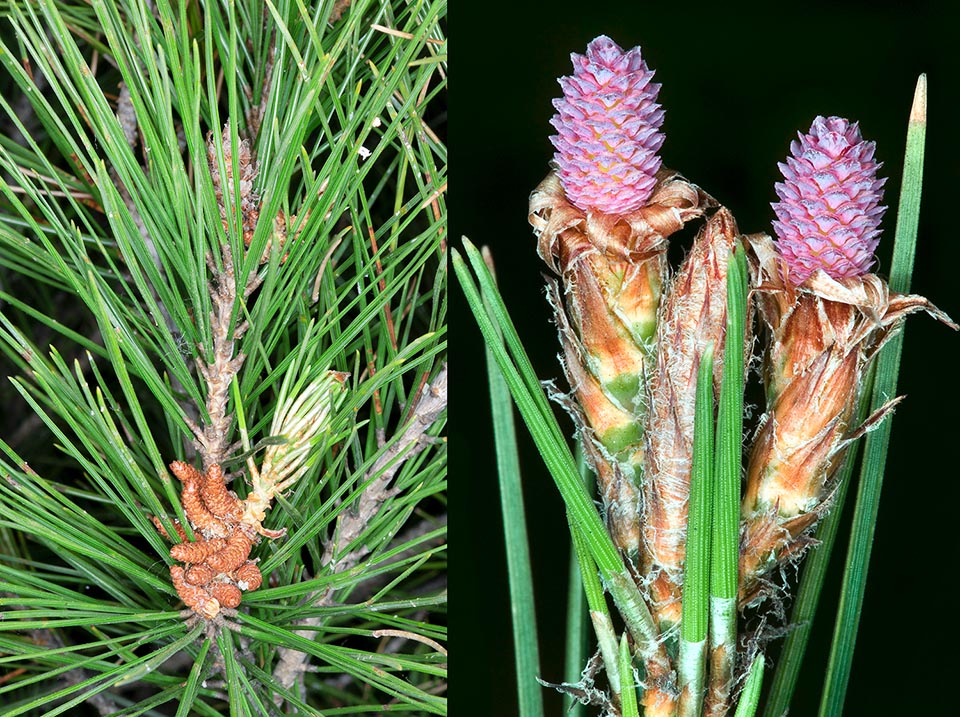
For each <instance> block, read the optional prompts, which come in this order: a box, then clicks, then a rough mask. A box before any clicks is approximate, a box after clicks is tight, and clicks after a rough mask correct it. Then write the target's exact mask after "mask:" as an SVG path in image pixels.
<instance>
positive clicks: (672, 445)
mask: <svg viewBox="0 0 960 717" xmlns="http://www.w3.org/2000/svg"><path fill="white" fill-rule="evenodd" d="M740 240H741V239H740V235H739V232H738V230H737V225H736V222H735V221H734V219H733V215H731V214H730V212H729V211H727V209H725V208H723V207H721V208H720V209H719V210H717V211H716V212H715V213H714V214H713V216H712V217H710V219H709V220H708V221H707V223H706V225H705V226H704V227H703V228H702V229H701V231H700V232H699V234H698V235H697V237H696V238H695V239H694V242H693V247H692V248H691V250H690V252H689V253H688V254H687V256H686V258H685V259H684V261H683V263H682V264H681V266H680V268H679V270H678V271H677V274H676V275H675V276H674V278H673V281H672V282H671V284H670V287H669V290H668V292H667V296H666V299H665V300H664V302H663V305H662V306H661V308H660V320H659V326H658V330H657V344H656V369H655V371H654V373H653V375H652V377H651V381H650V406H651V407H650V412H649V414H648V415H647V423H646V429H645V437H646V453H645V466H644V482H643V521H642V524H643V548H644V560H643V568H644V573H645V575H646V581H647V584H648V589H649V593H650V597H651V599H652V607H653V611H654V614H655V616H656V617H657V618H658V619H659V622H660V624H661V627H664V628H666V627H669V626H671V625H675V624H677V623H679V621H680V589H681V586H682V584H683V559H684V554H685V551H686V537H687V508H688V504H689V500H690V470H691V467H692V460H693V423H694V416H695V404H696V393H697V372H698V370H699V366H700V359H701V357H702V356H703V354H704V352H705V351H706V349H707V347H708V346H709V345H710V344H713V347H714V377H713V383H714V393H715V395H717V394H719V391H720V380H721V376H722V370H723V369H722V367H723V358H724V337H725V335H726V322H727V262H728V260H729V259H730V255H731V252H732V251H733V250H734V248H735V247H736V246H737V245H738V243H739V242H740ZM747 323H748V325H749V322H747ZM751 345H752V338H751V337H750V335H749V333H748V336H747V338H746V341H745V351H746V350H747V348H746V347H749V346H751ZM747 363H748V362H747V361H745V362H744V365H746V364H747Z"/></svg>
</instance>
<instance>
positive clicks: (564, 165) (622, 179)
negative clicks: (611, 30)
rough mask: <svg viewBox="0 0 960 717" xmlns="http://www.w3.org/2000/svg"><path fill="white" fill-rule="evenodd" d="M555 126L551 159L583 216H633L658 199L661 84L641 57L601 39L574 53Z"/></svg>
mask: <svg viewBox="0 0 960 717" xmlns="http://www.w3.org/2000/svg"><path fill="white" fill-rule="evenodd" d="M570 59H571V60H572V62H573V75H571V76H569V77H561V78H560V80H559V82H560V86H561V87H562V88H563V97H561V98H559V99H556V100H554V102H553V106H554V108H555V109H556V110H557V114H556V115H554V117H553V118H552V119H551V120H550V123H551V124H552V125H553V126H554V128H555V129H556V130H557V134H556V135H554V136H553V137H551V138H550V141H551V142H552V143H553V145H554V147H555V148H556V150H557V151H556V154H555V155H554V161H555V164H556V166H557V172H558V175H559V178H560V181H561V183H562V184H563V187H564V189H565V190H566V193H567V197H568V198H569V200H570V202H571V203H572V204H573V205H574V206H576V207H578V208H580V209H582V210H584V211H598V212H601V213H604V214H628V213H630V212H633V211H635V210H637V209H639V208H640V207H642V206H644V205H646V204H647V203H648V201H649V199H650V196H651V195H652V194H653V190H654V185H655V184H656V174H657V171H658V170H659V169H660V164H661V160H660V157H659V155H658V154H657V151H658V150H659V149H660V146H661V145H662V144H663V140H664V135H663V133H662V132H660V125H661V124H662V123H663V109H662V108H661V107H660V105H659V104H657V94H658V93H659V91H660V85H659V84H656V83H654V82H652V81H651V80H652V79H653V72H651V71H650V69H649V68H648V67H647V65H646V63H645V62H644V60H643V58H642V57H641V55H640V48H639V47H634V48H633V49H631V50H628V51H626V52H624V51H623V50H622V49H621V48H620V47H619V45H617V43H615V42H614V41H613V40H611V39H610V38H609V37H606V36H604V35H601V36H600V37H598V38H596V39H595V40H593V41H591V42H590V44H589V45H587V52H586V54H584V55H578V54H576V53H574V54H572V55H571V56H570Z"/></svg>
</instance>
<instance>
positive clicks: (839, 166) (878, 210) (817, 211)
mask: <svg viewBox="0 0 960 717" xmlns="http://www.w3.org/2000/svg"><path fill="white" fill-rule="evenodd" d="M799 136H800V139H799V140H797V141H794V142H793V143H792V144H791V145H790V152H791V153H792V154H793V156H792V157H788V158H787V161H786V163H785V164H780V165H779V167H780V171H781V172H782V173H783V176H784V178H785V180H786V181H784V182H778V183H777V184H776V185H775V188H776V191H777V196H778V197H780V201H779V202H775V203H774V204H773V205H772V206H773V210H774V212H776V215H777V219H778V221H775V222H774V223H773V227H774V230H775V231H776V234H777V237H778V239H777V248H778V250H779V251H780V254H781V256H782V257H783V259H784V261H785V262H786V265H787V267H788V269H789V280H790V282H791V283H792V284H794V285H795V286H796V285H799V284H802V283H803V282H804V281H806V280H807V279H808V278H809V277H810V276H811V275H812V274H813V273H814V272H816V271H817V270H819V269H822V270H824V271H825V272H827V274H828V275H829V276H830V277H831V278H833V279H846V278H850V277H854V276H861V275H863V274H866V273H867V272H868V271H869V270H870V268H871V266H872V265H873V263H874V258H873V252H874V251H875V250H876V248H877V243H878V242H879V241H880V228H879V227H880V219H881V218H882V217H883V213H884V212H885V211H886V207H884V206H881V205H880V201H881V200H882V198H883V184H884V182H885V181H886V180H885V179H877V170H878V169H879V168H880V165H879V164H877V162H875V161H874V159H873V153H874V149H875V143H874V142H865V141H864V140H863V138H862V137H861V136H860V129H859V127H858V126H857V123H856V122H854V123H853V124H851V123H850V122H849V121H847V120H845V119H842V118H840V117H828V118H823V117H817V118H816V119H815V120H814V121H813V126H811V127H810V132H809V134H801V135H799Z"/></svg>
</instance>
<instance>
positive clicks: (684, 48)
mask: <svg viewBox="0 0 960 717" xmlns="http://www.w3.org/2000/svg"><path fill="white" fill-rule="evenodd" d="M530 5H537V6H541V7H538V8H533V7H527V6H526V5H525V4H523V3H508V2H502V1H500V0H497V1H496V2H482V3H480V2H476V3H471V2H459V3H454V4H453V7H452V8H451V18H450V32H451V36H452V38H453V43H452V44H453V51H452V55H453V57H452V60H451V64H450V72H451V79H452V81H451V83H450V84H451V90H450V93H451V94H450V105H449V106H450V154H451V161H450V166H451V173H452V175H453V181H452V183H451V187H452V191H451V195H450V200H451V204H452V209H451V211H450V222H451V223H450V238H451V242H452V244H453V245H454V246H455V247H458V246H459V245H460V237H461V236H462V235H467V236H468V237H470V239H471V240H472V241H473V242H474V243H475V244H477V245H480V244H487V245H489V246H490V247H491V249H492V251H493V253H494V257H495V260H496V262H497V271H498V277H499V281H500V285H501V287H502V289H503V293H504V295H505V300H506V302H507V305H508V307H509V308H510V310H511V312H512V314H513V316H514V319H515V321H516V322H517V323H518V325H519V330H520V334H521V336H522V337H523V338H524V340H525V344H526V346H527V349H528V351H529V352H530V355H531V357H532V360H533V362H534V365H535V368H536V370H537V372H538V374H539V375H540V376H541V377H543V378H555V377H559V376H560V369H559V364H558V362H557V359H556V354H557V350H558V349H557V342H556V335H555V330H554V328H553V326H552V324H551V323H550V316H549V311H548V308H547V305H546V301H545V299H544V294H543V281H542V277H541V273H542V272H544V271H545V270H546V267H545V266H544V265H543V264H542V263H541V262H540V260H539V259H538V258H537V256H536V252H535V242H534V239H533V235H532V232H531V230H530V227H529V226H528V224H527V220H526V216H527V209H526V207H527V197H528V196H529V193H530V191H531V190H532V189H533V188H534V187H535V186H536V185H537V183H538V182H539V181H540V180H541V179H542V178H543V176H544V175H545V174H546V172H547V168H548V167H547V165H548V162H549V160H550V158H551V156H552V151H553V150H552V147H551V145H550V144H549V141H548V137H549V135H550V134H552V131H553V130H552V127H550V125H549V124H548V120H549V118H550V117H551V115H552V113H553V109H552V106H551V104H550V101H551V99H553V98H554V97H557V96H559V94H560V89H559V86H558V85H557V83H556V78H557V77H559V76H560V75H567V74H570V72H571V69H572V68H571V64H570V60H569V54H570V53H571V52H578V53H583V52H584V50H585V48H586V45H587V43H588V42H589V41H590V40H591V39H592V38H594V37H595V36H597V35H600V34H607V35H610V36H611V37H612V38H613V39H614V40H615V41H616V42H618V43H619V44H620V45H621V47H623V48H624V49H627V48H629V47H632V46H634V45H641V46H642V48H643V56H644V58H645V59H646V61H647V63H648V65H649V66H650V67H651V68H652V69H654V70H656V81H658V82H660V83H662V85H663V88H662V90H661V92H660V102H661V104H662V105H663V106H664V108H665V109H666V119H665V122H664V126H663V129H664V131H665V133H666V142H665V144H664V148H663V151H662V156H663V159H664V166H667V167H670V168H673V169H676V170H679V171H681V172H682V173H683V174H684V175H686V176H687V177H688V178H689V179H690V180H691V181H693V182H694V183H696V184H699V185H701V186H703V187H704V188H705V189H706V190H707V191H708V192H710V193H711V194H713V195H714V196H715V197H717V199H718V200H719V201H720V202H722V203H723V204H725V205H726V206H728V207H729V208H730V209H731V210H732V211H733V213H734V215H735V216H736V218H737V220H738V223H739V225H740V228H741V230H742V231H744V232H756V231H767V232H769V231H771V228H770V221H771V219H772V216H773V214H772V211H771V209H770V206H769V204H770V202H771V201H773V200H774V199H775V194H774V191H773V183H774V182H775V181H777V180H778V179H779V178H780V175H779V173H778V171H777V166H776V165H777V162H778V161H783V159H784V158H785V156H786V154H787V152H788V147H789V143H790V141H791V140H792V139H794V138H795V136H796V133H797V131H798V130H804V131H806V130H807V129H808V128H809V127H810V123H811V121H812V120H813V118H814V117H815V116H816V115H818V114H823V115H841V116H844V117H847V118H849V119H851V120H859V122H860V126H861V130H862V132H863V135H864V137H865V138H866V139H869V140H875V141H876V142H877V153H876V154H877V157H878V159H879V160H880V161H882V162H883V163H884V166H883V168H882V169H881V170H880V174H881V176H886V177H889V179H888V181H887V185H886V203H887V204H888V205H890V206H891V208H890V210H889V211H888V213H887V216H886V219H885V220H884V224H883V227H884V235H883V238H882V240H881V245H880V249H879V259H880V265H879V268H878V272H879V273H880V274H881V275H883V274H885V273H886V270H887V268H888V267H889V262H890V252H891V248H892V240H893V226H894V220H895V216H896V208H895V207H896V201H897V197H898V196H899V189H900V172H901V169H902V163H903V150H904V136H905V131H906V122H907V116H908V113H909V109H910V104H911V101H912V98H913V92H914V87H915V83H916V80H917V76H918V74H919V73H921V72H925V73H927V76H928V81H929V128H928V132H927V156H926V169H925V175H924V177H925V184H924V198H923V205H922V212H921V225H920V237H919V246H918V252H917V261H916V270H915V273H914V279H913V287H912V288H913V291H915V292H916V293H920V294H923V295H925V296H927V297H929V298H930V299H931V300H932V301H934V302H935V303H937V304H938V305H939V306H940V307H941V308H942V309H944V310H945V311H947V312H948V313H949V314H951V315H952V316H953V317H954V318H957V317H960V299H958V293H957V291H956V289H955V288H956V286H957V283H958V282H957V273H958V272H957V260H958V255H960V251H958V246H957V244H958V231H957V220H956V205H957V199H956V194H957V189H958V179H960V176H958V175H960V161H958V156H957V144H958V142H957V131H958V129H960V121H958V115H957V112H956V110H957V107H958V103H957V93H958V92H960V80H958V78H960V74H958V71H960V66H958V65H960V63H958V61H957V44H956V39H955V37H954V36H953V30H952V29H951V28H954V27H955V23H954V22H952V17H951V16H950V15H948V14H947V12H946V8H947V6H948V4H947V3H940V4H939V5H940V6H941V8H942V11H941V8H938V7H937V4H936V3H924V2H913V3H910V4H904V3H866V2H864V3H856V4H850V3H846V4H842V5H840V6H838V5H837V4H834V3H823V2H819V3H811V2H807V3H803V4H790V5H789V9H787V8H788V6H787V5H786V4H784V5H782V6H780V7H782V8H783V9H770V8H771V7H776V6H775V5H774V4H772V3H771V4H769V5H762V6H761V5H757V6H745V5H738V4H733V5H731V4H728V3H717V4H706V3H702V2H686V3H680V2H677V3H669V2H668V3H656V4H652V3H643V2H634V3H623V2H617V3H611V2H593V3H589V2H567V1H565V0H564V1H560V2H551V3H530ZM904 8H908V9H904ZM688 242H689V240H688V239H687V240H684V242H683V243H684V246H688ZM679 251H680V253H682V251H683V249H682V248H681V249H680V250H679ZM450 295H451V302H452V308H453V311H452V316H451V320H450V329H451V332H452V339H451V340H452V353H453V356H452V359H451V364H452V366H453V371H452V376H453V382H452V384H453V385H452V390H451V420H450V423H449V428H450V441H451V444H452V446H453V450H451V457H452V461H453V464H452V466H451V470H450V479H451V480H450V501H451V513H452V515H453V519H452V520H451V533H452V537H451V545H452V550H453V554H454V556H455V557H454V559H453V560H452V561H451V568H450V582H451V644H452V652H451V667H452V674H453V679H452V681H451V695H450V696H451V700H452V701H451V713H452V714H454V715H468V714H478V715H494V714H496V715H510V714H516V703H515V696H514V695H515V674H514V667H513V656H512V652H511V649H512V648H511V635H510V612H509V599H508V594H507V586H506V570H505V559H504V552H503V539H502V534H501V521H500V514H499V503H498V494H497V479H496V471H495V465H494V456H493V444H492V437H491V430H490V424H489V410H488V404H487V399H486V394H485V373H484V365H483V350H482V343H481V341H480V338H479V333H478V332H477V330H476V327H475V325H474V323H473V319H472V318H471V317H470V316H469V314H468V312H467V309H466V305H465V303H464V301H463V299H462V293H461V292H460V290H459V286H458V285H457V284H456V282H455V281H452V283H451V289H450ZM958 347H960V336H957V335H956V334H954V333H953V332H952V331H950V330H949V329H947V328H946V327H944V326H941V325H939V324H936V323H935V322H934V321H933V320H931V319H929V318H928V317H925V316H915V317H912V318H911V319H910V320H909V322H908V328H907V341H906V344H905V351H904V355H903V365H902V370H901V376H900V384H899V390H900V393H904V394H907V396H908V398H907V400H906V401H905V402H904V403H903V404H901V407H900V408H899V409H898V411H897V413H896V417H895V422H894V431H893V441H892V444H891V446H890V456H889V463H888V471H887V475H886V480H885V484H884V495H883V499H882V502H881V506H880V517H879V523H878V526H877V533H876V539H875V542H874V546H873V562H872V565H871V571H870V577H869V583H868V589H867V595H866V601H865V604H864V614H863V619H862V622H861V626H860V633H859V638H858V643H857V651H856V658H855V662H854V669H853V675H852V678H851V682H850V688H849V693H848V696H847V701H846V714H848V715H872V714H896V713H898V712H899V713H902V714H934V713H936V714H946V713H948V712H949V709H948V708H947V707H948V705H950V707H951V708H953V706H954V697H953V690H952V689H951V687H952V682H953V681H955V679H956V678H955V675H956V669H957V666H958V664H957V662H958V661H957V658H956V651H955V649H954V647H953V641H952V639H951V635H952V632H953V630H952V629H951V628H945V627H943V626H942V625H943V623H942V622H941V621H939V620H937V619H936V617H935V616H936V613H937V611H938V610H940V609H942V608H940V607H939V606H940V605H941V604H945V605H946V606H947V608H946V609H948V610H950V609H951V608H952V605H953V597H952V586H951V578H950V577H949V576H950V575H951V573H952V572H953V570H955V568H956V564H957V558H956V552H955V546H956V540H957V538H956V529H955V526H956V521H957V519H956V505H957V503H958V500H957V499H958V497H960V496H958V492H960V491H958V488H957V481H956V468H955V463H954V461H953V460H952V459H951V454H952V452H953V450H954V449H955V443H956V438H955V434H956V425H957V419H956V418H954V417H951V416H952V415H955V412H954V411H949V410H948V409H950V408H952V407H954V406H956V405H957V401H958V399H960V383H958V380H957V377H956V373H955V372H954V371H953V368H954V363H955V360H954V357H955V356H956V354H957V349H958ZM561 384H562V381H561ZM562 425H563V426H564V428H565V429H567V430H568V431H569V429H570V423H569V421H568V420H566V418H565V417H563V419H562ZM519 430H520V432H521V436H522V438H523V441H524V445H523V454H522V459H523V460H524V465H523V470H524V482H525V498H526V502H527V508H528V513H529V517H530V528H531V531H532V545H533V560H534V565H535V578H536V581H537V582H536V585H535V589H536V597H537V605H538V619H539V625H538V627H539V631H540V639H541V660H542V671H543V672H542V676H543V677H544V678H545V679H548V680H551V681H561V680H562V679H563V672H562V670H563V663H562V653H563V640H564V635H563V618H564V616H563V611H564V609H565V594H564V586H565V578H566V570H567V559H568V547H567V537H566V536H567V530H566V524H565V519H564V514H563V509H562V506H561V502H560V500H559V497H558V494H557V491H556V488H555V487H554V485H553V483H552V481H551V479H550V477H549V476H548V475H547V473H546V472H545V470H544V469H543V467H542V463H541V461H540V459H539V456H538V455H537V453H536V449H535V448H533V446H532V443H531V442H530V440H529V437H528V435H527V434H526V432H525V429H524V428H523V426H522V424H521V425H520V429H519ZM851 496H852V493H851ZM849 504H850V505H852V501H850V502H849ZM847 512H848V513H849V512H850V511H849V510H848V511H847ZM848 521H849V515H847V522H848ZM842 531H845V529H842ZM846 541H847V538H846V532H841V536H840V538H839V540H838V543H837V553H836V554H835V567H837V570H835V571H834V573H832V575H831V580H830V581H829V582H828V584H827V588H826V591H825V593H824V596H823V599H822V601H821V609H820V613H819V621H818V627H819V629H815V631H814V638H813V642H812V644H811V648H810V650H809V651H808V655H807V663H806V667H805V670H804V672H803V674H802V675H801V682H800V684H799V686H798V694H797V698H796V700H795V703H794V708H793V709H792V711H791V714H794V715H809V714H815V713H816V706H817V704H818V699H819V692H820V686H821V683H822V674H823V666H824V665H825V664H826V659H827V649H828V644H829V639H830V632H831V630H832V624H833V616H834V614H835V610H836V605H837V581H838V575H839V566H838V565H837V562H838V561H837V560H836V558H839V560H840V561H842V559H843V555H844V554H845V552H846ZM935 560H945V561H946V565H945V567H946V568H947V570H946V575H947V576H948V577H947V578H946V579H944V578H942V577H937V575H938V573H937V572H936V571H935V567H934V561H935ZM948 590H950V591H951V592H950V593H948V592H947V591H948ZM776 649H777V648H776V646H775V647H774V649H773V651H772V653H771V656H772V657H773V659H774V660H776ZM771 674H772V673H771V672H769V671H768V673H767V683H769V679H770V675H771ZM545 697H546V698H547V713H548V714H551V715H552V714H561V708H560V702H559V699H558V698H556V697H555V695H554V694H553V693H552V692H550V691H548V692H545ZM948 700H949V702H948Z"/></svg>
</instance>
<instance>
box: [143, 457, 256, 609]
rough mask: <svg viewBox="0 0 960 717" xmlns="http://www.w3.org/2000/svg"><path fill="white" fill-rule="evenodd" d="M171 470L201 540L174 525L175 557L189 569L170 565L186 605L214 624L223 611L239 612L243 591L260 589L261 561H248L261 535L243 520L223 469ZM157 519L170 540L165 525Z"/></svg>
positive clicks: (180, 465)
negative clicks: (181, 486) (232, 609)
mask: <svg viewBox="0 0 960 717" xmlns="http://www.w3.org/2000/svg"><path fill="white" fill-rule="evenodd" d="M170 470H171V471H173V474H174V475H175V476H176V477H177V478H179V479H180V481H181V483H183V492H182V493H181V496H180V500H181V503H182V505H183V512H184V514H185V515H186V516H187V520H188V521H189V522H190V527H191V528H192V529H193V533H194V535H195V536H196V540H194V541H190V540H189V539H188V536H187V532H186V531H185V530H184V529H183V526H182V525H180V524H179V522H176V521H175V522H174V528H175V529H176V531H177V534H178V537H179V538H180V541H181V542H179V543H177V544H176V545H174V546H173V547H172V548H170V557H172V558H173V559H174V560H177V561H179V562H181V563H184V564H185V565H171V566H170V578H171V580H172V581H173V586H174V588H176V591H177V594H178V595H179V596H180V598H181V599H182V600H183V602H184V603H185V604H186V605H187V606H188V607H189V608H191V609H192V610H193V611H194V612H195V613H197V614H198V615H200V616H202V617H204V618H206V619H208V620H210V619H213V618H215V617H216V616H217V615H218V614H219V613H220V610H221V608H236V607H237V606H238V605H240V599H241V597H242V591H244V590H256V589H257V588H258V587H260V584H261V583H262V582H263V577H262V576H261V574H260V569H259V568H258V567H257V565H256V561H254V560H250V559H249V557H250V550H251V549H252V548H253V544H254V541H255V540H257V537H256V531H255V530H254V529H253V528H252V527H251V526H249V525H247V524H245V523H242V522H240V518H241V517H242V516H243V503H242V501H240V500H239V499H238V498H237V496H236V495H235V494H234V493H233V492H232V491H230V490H228V489H227V487H226V483H225V481H224V475H223V471H222V470H221V468H220V466H219V465H217V464H214V465H212V466H210V468H209V469H208V470H207V472H206V473H201V472H200V471H198V470H197V469H196V468H194V467H193V466H192V465H190V464H189V463H184V462H183V461H174V462H173V463H171V464H170ZM153 521H154V524H155V525H156V526H157V529H158V530H159V531H160V532H161V533H162V534H163V535H164V537H166V538H168V539H169V538H170V536H169V534H168V533H167V531H166V530H165V529H164V528H163V525H162V524H161V523H160V521H159V520H158V519H157V518H154V519H153Z"/></svg>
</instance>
